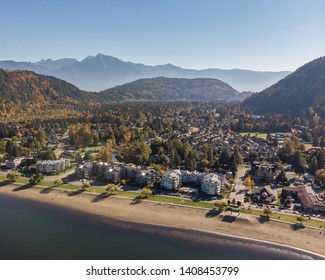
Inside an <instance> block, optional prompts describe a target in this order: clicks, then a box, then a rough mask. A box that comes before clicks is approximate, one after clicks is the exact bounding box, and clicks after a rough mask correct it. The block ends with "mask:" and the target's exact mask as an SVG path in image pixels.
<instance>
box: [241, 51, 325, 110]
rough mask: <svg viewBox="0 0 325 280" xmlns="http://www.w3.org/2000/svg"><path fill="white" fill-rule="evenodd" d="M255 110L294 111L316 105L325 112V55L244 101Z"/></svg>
mask: <svg viewBox="0 0 325 280" xmlns="http://www.w3.org/2000/svg"><path fill="white" fill-rule="evenodd" d="M242 106H243V107H249V108H250V109H251V110H252V111H253V112H255V113H259V114H261V113H291V114H297V113H299V112H300V110H305V109H308V108H309V107H313V108H314V109H316V110H317V111H318V112H322V114H323V115H324V112H325V57H320V58H317V59H315V60H313V61H311V62H309V63H307V64H305V65H303V66H302V67H300V68H299V69H298V70H296V71H295V72H293V73H291V74H290V75H288V76H287V77H285V78H284V79H282V80H280V81H279V82H277V83H276V84H274V85H272V86H270V87H269V88H267V89H265V90H263V91H261V92H259V93H255V94H253V95H251V96H250V97H248V98H247V99H245V101H244V102H243V104H242Z"/></svg>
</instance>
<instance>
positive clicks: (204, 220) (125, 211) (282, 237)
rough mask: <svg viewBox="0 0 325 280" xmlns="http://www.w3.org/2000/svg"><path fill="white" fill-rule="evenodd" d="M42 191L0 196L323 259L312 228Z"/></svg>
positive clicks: (323, 237) (2, 190) (8, 189)
mask: <svg viewBox="0 0 325 280" xmlns="http://www.w3.org/2000/svg"><path fill="white" fill-rule="evenodd" d="M44 189H46V188H44V187H40V186H33V187H30V188H24V189H21V185H18V184H17V185H16V184H6V185H2V186H0V195H1V194H3V195H8V196H12V197H18V198H23V199H29V200H34V201H39V202H42V203H48V204H52V205H56V206H60V207H65V208H70V209H74V210H77V211H81V212H87V213H89V214H94V215H97V216H98V215H99V216H102V217H104V218H109V219H112V220H117V221H122V222H127V223H133V224H137V225H141V224H145V225H148V226H159V227H165V228H173V229H178V230H180V231H184V230H185V231H194V232H203V233H205V234H209V235H210V234H211V235H213V236H221V237H224V238H233V239H237V240H241V241H245V240H247V241H249V242H250V243H255V244H260V245H263V244H264V245H267V246H269V247H270V248H271V247H273V246H274V247H275V248H278V249H286V250H288V251H291V252H295V253H297V254H299V253H301V254H305V255H309V256H313V257H316V258H318V259H319V258H322V259H324V258H325V242H324V241H325V232H322V231H321V233H320V230H319V229H316V228H315V229H314V228H304V229H301V230H293V229H292V228H290V224H285V225H284V224H283V223H281V222H276V221H268V222H265V223H261V222H259V221H258V217H254V216H250V215H245V214H240V216H236V214H235V215H227V214H220V215H218V216H213V215H212V216H209V210H207V209H204V208H195V207H186V206H179V205H174V204H167V203H157V202H152V201H146V200H132V199H129V198H125V197H118V196H109V197H105V198H102V199H98V200H96V197H97V198H98V197H99V196H98V195H96V194H92V193H76V192H73V191H67V190H62V189H56V188H53V189H51V190H50V191H49V192H42V191H44Z"/></svg>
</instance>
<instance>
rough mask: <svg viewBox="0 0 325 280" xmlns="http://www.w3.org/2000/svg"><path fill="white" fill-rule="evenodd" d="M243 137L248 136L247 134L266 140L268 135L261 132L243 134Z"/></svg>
mask: <svg viewBox="0 0 325 280" xmlns="http://www.w3.org/2000/svg"><path fill="white" fill-rule="evenodd" d="M239 134H240V135H241V136H246V135H247V134H250V136H251V137H253V136H256V137H259V138H264V139H266V137H267V133H261V132H241V133H239Z"/></svg>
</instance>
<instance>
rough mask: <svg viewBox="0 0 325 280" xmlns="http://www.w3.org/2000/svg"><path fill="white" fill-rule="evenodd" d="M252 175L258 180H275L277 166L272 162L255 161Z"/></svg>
mask: <svg viewBox="0 0 325 280" xmlns="http://www.w3.org/2000/svg"><path fill="white" fill-rule="evenodd" d="M251 174H252V175H251V177H252V178H253V179H254V180H256V181H266V182H273V181H275V180H276V177H277V166H276V164H272V163H260V162H256V161H255V162H253V163H252V169H251Z"/></svg>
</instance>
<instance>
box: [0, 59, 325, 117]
mask: <svg viewBox="0 0 325 280" xmlns="http://www.w3.org/2000/svg"><path fill="white" fill-rule="evenodd" d="M89 60H90V61H93V59H91V58H89ZM11 64H12V63H11ZM44 65H51V67H52V69H62V65H75V61H73V60H69V59H67V60H65V59H64V60H60V61H41V62H39V63H38V64H37V65H32V66H31V67H45V66H44ZM16 66H17V65H16ZM46 67H49V66H46ZM65 67H67V66H63V68H65ZM247 95H249V93H246V92H243V93H239V92H238V91H237V90H236V89H234V88H232V87H231V86H230V85H228V84H226V83H224V82H222V81H220V80H217V79H208V78H197V79H184V78H166V77H157V78H146V79H139V80H137V81H134V82H130V83H127V84H124V85H122V86H116V87H114V88H111V89H107V90H104V91H101V92H99V93H94V92H87V91H83V90H80V89H78V88H77V87H76V86H74V85H72V84H70V83H68V82H65V81H63V80H60V79H58V78H55V77H51V76H44V75H40V74H36V73H34V72H30V71H14V70H2V69H0V115H2V116H14V115H15V113H17V112H21V111H24V112H31V113H32V112H33V111H34V110H35V109H44V108H46V107H47V108H55V106H59V107H62V106H63V107H67V106H70V107H71V106H72V107H74V108H78V106H79V107H80V106H81V105H83V106H88V105H89V104H96V106H97V105H98V106H100V104H103V103H105V102H112V101H125V100H127V101H136V100H157V101H159V100H162V101H164V100H204V101H237V102H239V101H242V100H243V99H244V98H245V97H247ZM242 106H243V107H245V108H249V110H250V111H251V112H254V113H259V114H263V113H291V114H298V113H299V112H300V111H301V110H306V109H308V108H309V107H312V108H313V110H315V111H316V112H318V113H319V115H321V116H323V117H324V116H325V57H321V58H318V59H315V60H313V61H311V62H309V63H307V64H305V65H304V66H302V67H300V68H299V69H298V70H297V71H295V72H293V73H292V74H290V75H289V76H287V77H285V78H284V79H282V80H280V81H279V82H277V83H276V84H274V85H272V86H271V87H269V88H267V89H265V90H263V91H261V92H259V93H255V94H253V95H252V96H250V97H248V98H246V99H245V100H244V102H243V103H242Z"/></svg>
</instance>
